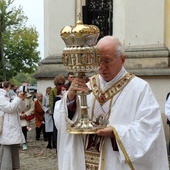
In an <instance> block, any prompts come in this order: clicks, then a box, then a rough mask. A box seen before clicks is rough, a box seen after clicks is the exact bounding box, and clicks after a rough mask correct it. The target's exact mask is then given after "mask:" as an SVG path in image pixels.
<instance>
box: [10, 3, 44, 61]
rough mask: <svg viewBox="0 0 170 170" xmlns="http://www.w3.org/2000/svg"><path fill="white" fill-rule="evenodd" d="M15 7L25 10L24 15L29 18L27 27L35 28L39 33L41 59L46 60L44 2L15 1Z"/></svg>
mask: <svg viewBox="0 0 170 170" xmlns="http://www.w3.org/2000/svg"><path fill="white" fill-rule="evenodd" d="M13 5H14V6H16V7H19V5H20V6H21V7H22V8H23V11H24V14H25V15H26V16H27V17H28V21H27V26H34V27H35V28H36V30H37V31H38V33H39V38H38V43H39V47H38V51H40V56H41V58H44V1H43V0H15V1H14V3H13Z"/></svg>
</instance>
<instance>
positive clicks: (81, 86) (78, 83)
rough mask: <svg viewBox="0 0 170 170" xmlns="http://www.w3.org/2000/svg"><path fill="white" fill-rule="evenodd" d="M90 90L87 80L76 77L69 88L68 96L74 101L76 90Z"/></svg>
mask: <svg viewBox="0 0 170 170" xmlns="http://www.w3.org/2000/svg"><path fill="white" fill-rule="evenodd" d="M87 90H88V87H87V85H86V81H85V79H84V78H75V79H74V80H73V81H72V83H71V86H70V88H69V90H68V93H67V98H68V100H69V101H72V100H74V99H75V96H76V92H77V91H82V92H84V91H87Z"/></svg>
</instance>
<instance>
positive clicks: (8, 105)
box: [0, 81, 25, 170]
mask: <svg viewBox="0 0 170 170" xmlns="http://www.w3.org/2000/svg"><path fill="white" fill-rule="evenodd" d="M10 89H11V83H10V82H9V81H5V82H3V83H0V110H1V112H3V113H4V122H3V128H2V133H1V134H0V144H1V146H0V147H1V149H0V169H1V170H7V169H9V170H14V169H19V168H20V161H19V150H18V145H19V144H21V143H24V137H23V134H22V129H21V124H20V118H19V112H18V111H19V110H22V108H24V107H25V104H24V102H23V100H24V98H25V94H23V93H22V92H20V93H18V95H17V96H16V97H15V98H14V99H13V100H11V98H10V96H9V91H10Z"/></svg>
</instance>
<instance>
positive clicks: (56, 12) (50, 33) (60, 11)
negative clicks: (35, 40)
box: [44, 0, 75, 58]
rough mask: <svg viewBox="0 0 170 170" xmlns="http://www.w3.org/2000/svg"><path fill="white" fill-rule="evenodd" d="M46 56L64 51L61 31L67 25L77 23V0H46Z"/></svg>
mask: <svg viewBox="0 0 170 170" xmlns="http://www.w3.org/2000/svg"><path fill="white" fill-rule="evenodd" d="M44 10H45V15H44V42H45V45H44V46H45V49H44V53H45V58H46V57H48V56H52V55H56V54H57V55H58V54H60V55H61V53H62V50H63V48H64V47H65V45H64V42H63V40H62V39H61V37H60V31H61V29H62V28H63V27H65V26H66V25H75V0H69V1H68V0H62V1H56V0H50V1H49V0H44Z"/></svg>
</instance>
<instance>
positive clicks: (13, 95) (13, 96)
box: [9, 84, 17, 100]
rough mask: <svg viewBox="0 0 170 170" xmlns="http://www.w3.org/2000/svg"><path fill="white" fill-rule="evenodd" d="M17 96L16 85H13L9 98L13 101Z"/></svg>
mask: <svg viewBox="0 0 170 170" xmlns="http://www.w3.org/2000/svg"><path fill="white" fill-rule="evenodd" d="M16 96H17V94H16V90H15V85H14V84H11V90H10V91H9V97H10V99H11V100H13V99H14V98H15V97H16Z"/></svg>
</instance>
